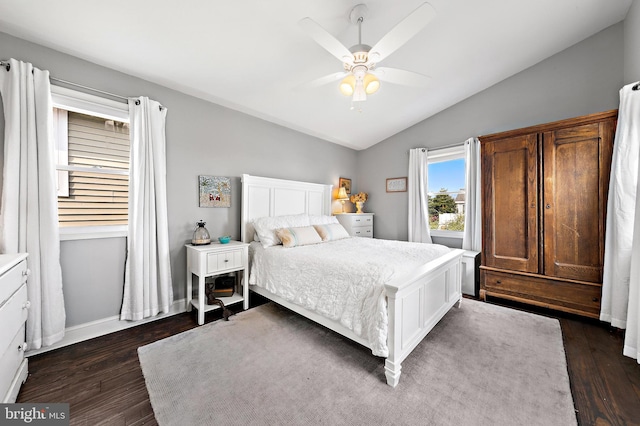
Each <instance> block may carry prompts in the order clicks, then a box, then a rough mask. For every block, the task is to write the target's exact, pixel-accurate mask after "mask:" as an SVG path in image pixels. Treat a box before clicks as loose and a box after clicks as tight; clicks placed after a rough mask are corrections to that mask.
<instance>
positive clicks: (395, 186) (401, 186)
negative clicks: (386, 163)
mask: <svg viewBox="0 0 640 426" xmlns="http://www.w3.org/2000/svg"><path fill="white" fill-rule="evenodd" d="M387 192H407V178H406V177H398V178H388V179H387Z"/></svg>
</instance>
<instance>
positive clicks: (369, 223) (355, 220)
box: [336, 213, 373, 238]
mask: <svg viewBox="0 0 640 426" xmlns="http://www.w3.org/2000/svg"><path fill="white" fill-rule="evenodd" d="M336 217H337V218H338V222H340V223H341V224H342V226H344V229H346V230H347V232H348V233H349V235H351V236H352V237H369V238H373V213H339V214H337V215H336Z"/></svg>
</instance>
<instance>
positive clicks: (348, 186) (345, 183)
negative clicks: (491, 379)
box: [339, 178, 351, 195]
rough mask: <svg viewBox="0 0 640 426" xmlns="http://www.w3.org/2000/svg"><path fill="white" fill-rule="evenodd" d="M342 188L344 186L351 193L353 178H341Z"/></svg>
mask: <svg viewBox="0 0 640 426" xmlns="http://www.w3.org/2000/svg"><path fill="white" fill-rule="evenodd" d="M339 187H340V188H344V190H345V191H347V194H348V195H350V194H351V179H347V178H340V186H339Z"/></svg>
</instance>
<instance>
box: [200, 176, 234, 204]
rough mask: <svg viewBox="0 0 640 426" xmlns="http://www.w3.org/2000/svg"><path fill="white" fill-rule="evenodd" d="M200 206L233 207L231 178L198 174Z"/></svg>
mask: <svg viewBox="0 0 640 426" xmlns="http://www.w3.org/2000/svg"><path fill="white" fill-rule="evenodd" d="M198 184H199V189H200V207H231V179H230V178H228V177H222V176H198Z"/></svg>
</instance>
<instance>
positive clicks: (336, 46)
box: [298, 18, 353, 64]
mask: <svg viewBox="0 0 640 426" xmlns="http://www.w3.org/2000/svg"><path fill="white" fill-rule="evenodd" d="M298 25H300V27H301V28H302V29H303V30H304V31H305V32H306V33H307V34H308V35H309V36H310V37H311V38H312V39H314V40H315V41H316V43H318V44H319V45H320V46H322V47H324V48H325V49H326V50H327V52H329V53H331V54H332V55H333V56H335V57H336V58H338V60H339V61H340V62H347V63H349V64H352V63H353V55H352V54H351V52H350V51H349V49H347V48H346V47H345V46H344V45H343V44H342V43H340V42H339V41H338V39H336V38H335V37H334V36H332V35H331V34H329V32H327V30H325V29H324V28H322V27H321V26H320V24H318V23H317V22H316V21H314V20H313V19H311V18H304V19H302V20H300V22H298Z"/></svg>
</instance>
